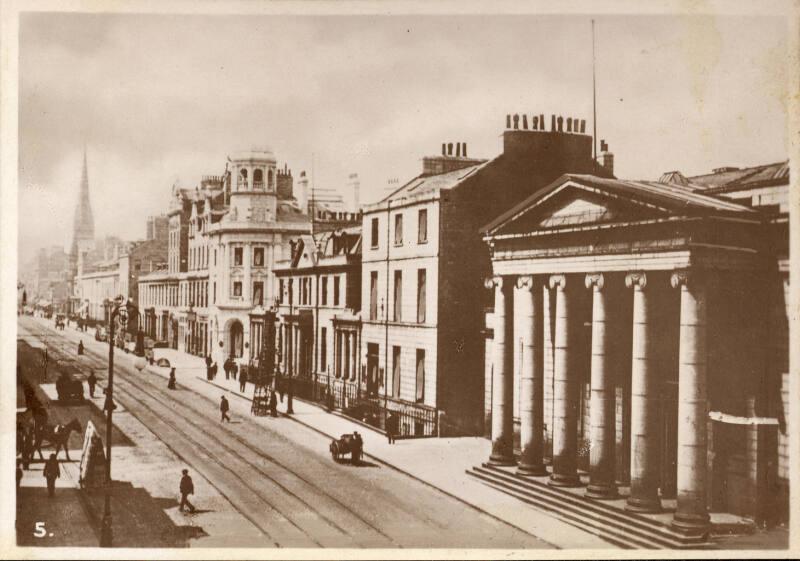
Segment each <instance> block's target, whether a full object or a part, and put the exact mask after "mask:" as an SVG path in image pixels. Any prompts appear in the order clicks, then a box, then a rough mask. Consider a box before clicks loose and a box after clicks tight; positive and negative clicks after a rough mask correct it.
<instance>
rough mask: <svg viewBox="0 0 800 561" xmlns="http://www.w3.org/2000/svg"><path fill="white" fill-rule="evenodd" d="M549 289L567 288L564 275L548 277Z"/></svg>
mask: <svg viewBox="0 0 800 561" xmlns="http://www.w3.org/2000/svg"><path fill="white" fill-rule="evenodd" d="M549 282H550V288H556V287H558V288H560V289H561V290H564V289H565V288H566V287H567V277H566V275H550V281H549Z"/></svg>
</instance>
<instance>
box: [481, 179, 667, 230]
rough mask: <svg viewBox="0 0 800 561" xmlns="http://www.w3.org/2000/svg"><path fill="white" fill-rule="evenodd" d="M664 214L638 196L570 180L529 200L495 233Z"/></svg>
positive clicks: (628, 219) (600, 222)
mask: <svg viewBox="0 0 800 561" xmlns="http://www.w3.org/2000/svg"><path fill="white" fill-rule="evenodd" d="M665 214H666V211H665V210H664V209H660V208H657V207H655V206H653V205H649V204H644V203H641V202H639V201H636V200H635V199H631V198H622V197H618V196H614V195H611V194H608V193H604V192H602V191H600V190H596V189H591V188H586V187H584V186H582V185H576V184H569V183H567V184H564V185H562V186H561V188H559V189H557V190H553V191H551V192H549V193H545V194H543V195H542V197H541V198H539V199H537V200H532V201H529V204H528V205H527V206H526V207H525V208H522V209H518V211H517V213H516V214H515V215H514V216H511V217H509V218H508V219H507V220H506V221H505V222H504V223H503V224H502V225H500V226H499V227H498V228H497V229H496V230H494V231H493V232H492V234H516V233H523V232H531V231H536V230H548V229H557V228H567V227H570V226H590V225H593V224H609V223H615V222H619V223H624V222H633V221H638V220H645V219H648V218H653V217H656V216H663V215H665Z"/></svg>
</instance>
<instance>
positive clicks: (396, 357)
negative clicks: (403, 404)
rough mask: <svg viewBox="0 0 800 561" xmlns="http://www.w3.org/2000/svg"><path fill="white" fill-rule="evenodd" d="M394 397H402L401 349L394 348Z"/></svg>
mask: <svg viewBox="0 0 800 561" xmlns="http://www.w3.org/2000/svg"><path fill="white" fill-rule="evenodd" d="M392 360H393V362H392V396H393V397H400V347H392Z"/></svg>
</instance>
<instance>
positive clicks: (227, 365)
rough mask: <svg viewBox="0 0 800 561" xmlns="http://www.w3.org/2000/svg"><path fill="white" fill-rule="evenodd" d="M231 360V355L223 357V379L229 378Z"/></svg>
mask: <svg viewBox="0 0 800 561" xmlns="http://www.w3.org/2000/svg"><path fill="white" fill-rule="evenodd" d="M232 362H233V360H231V357H228V358H226V359H225V362H224V363H223V364H222V369H223V370H225V379H226V380H230V378H231V363H232Z"/></svg>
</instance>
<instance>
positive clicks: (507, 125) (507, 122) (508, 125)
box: [506, 115, 511, 129]
mask: <svg viewBox="0 0 800 561" xmlns="http://www.w3.org/2000/svg"><path fill="white" fill-rule="evenodd" d="M506 128H507V129H510V128H511V115H506Z"/></svg>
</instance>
